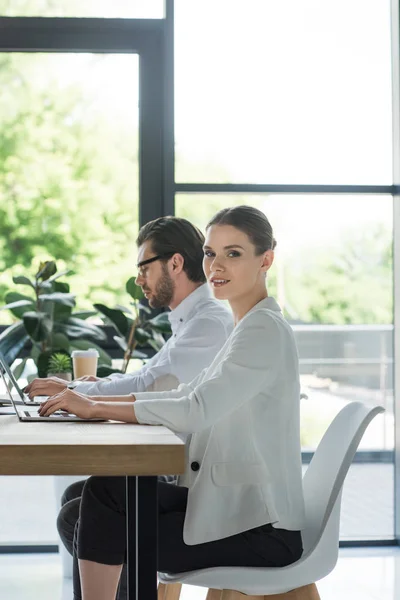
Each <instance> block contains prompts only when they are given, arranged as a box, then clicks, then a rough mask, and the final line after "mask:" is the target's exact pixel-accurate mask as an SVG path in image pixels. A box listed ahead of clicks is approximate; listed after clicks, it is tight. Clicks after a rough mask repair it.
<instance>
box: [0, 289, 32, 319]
mask: <svg viewBox="0 0 400 600" xmlns="http://www.w3.org/2000/svg"><path fill="white" fill-rule="evenodd" d="M4 299H5V301H6V303H7V304H5V306H1V307H0V310H6V309H9V310H11V312H12V314H13V315H14V316H15V317H18V319H20V318H21V317H22V315H23V314H24V313H25V312H27V311H28V310H34V308H35V301H34V300H33V299H32V298H29V296H24V295H23V294H18V292H8V293H7V294H6V295H5V297H4Z"/></svg>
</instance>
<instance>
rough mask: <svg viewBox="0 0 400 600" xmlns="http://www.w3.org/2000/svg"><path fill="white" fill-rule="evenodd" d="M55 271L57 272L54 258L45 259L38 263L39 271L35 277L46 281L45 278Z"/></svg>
mask: <svg viewBox="0 0 400 600" xmlns="http://www.w3.org/2000/svg"><path fill="white" fill-rule="evenodd" d="M55 273H57V266H56V263H55V262H54V260H46V261H45V262H44V263H41V264H40V267H39V271H38V272H37V273H36V279H42V281H46V279H49V278H50V277H51V276H52V275H54V274H55Z"/></svg>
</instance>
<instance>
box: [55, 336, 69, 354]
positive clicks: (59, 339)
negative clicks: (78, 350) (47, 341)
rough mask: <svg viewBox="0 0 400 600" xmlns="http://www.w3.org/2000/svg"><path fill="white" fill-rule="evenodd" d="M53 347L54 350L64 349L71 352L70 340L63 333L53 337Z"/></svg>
mask: <svg viewBox="0 0 400 600" xmlns="http://www.w3.org/2000/svg"><path fill="white" fill-rule="evenodd" d="M51 347H52V348H53V350H58V349H59V348H62V349H63V350H66V351H67V352H68V350H69V339H68V338H67V336H66V335H64V334H63V333H53V335H52V336H51Z"/></svg>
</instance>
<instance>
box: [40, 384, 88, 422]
mask: <svg viewBox="0 0 400 600" xmlns="http://www.w3.org/2000/svg"><path fill="white" fill-rule="evenodd" d="M95 404H96V402H95V401H94V400H91V399H90V398H88V397H87V396H84V395H83V394H79V393H78V392H75V391H74V390H69V389H65V390H63V391H62V392H60V393H59V394H56V395H55V396H53V397H52V398H49V399H48V400H46V402H43V404H42V405H41V406H40V408H39V415H40V416H41V417H48V416H49V415H51V414H53V413H54V412H56V411H57V410H66V411H67V412H69V413H72V414H73V415H76V416H77V417H81V418H82V419H91V418H93V417H94V415H93V409H94V406H95Z"/></svg>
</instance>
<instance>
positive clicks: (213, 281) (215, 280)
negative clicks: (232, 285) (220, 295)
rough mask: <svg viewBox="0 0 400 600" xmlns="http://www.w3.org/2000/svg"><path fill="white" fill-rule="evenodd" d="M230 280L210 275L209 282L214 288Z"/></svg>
mask: <svg viewBox="0 0 400 600" xmlns="http://www.w3.org/2000/svg"><path fill="white" fill-rule="evenodd" d="M229 282H230V279H223V278H222V277H211V279H210V283H211V285H212V286H213V287H214V288H219V287H222V286H224V285H226V284H227V283H229Z"/></svg>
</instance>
